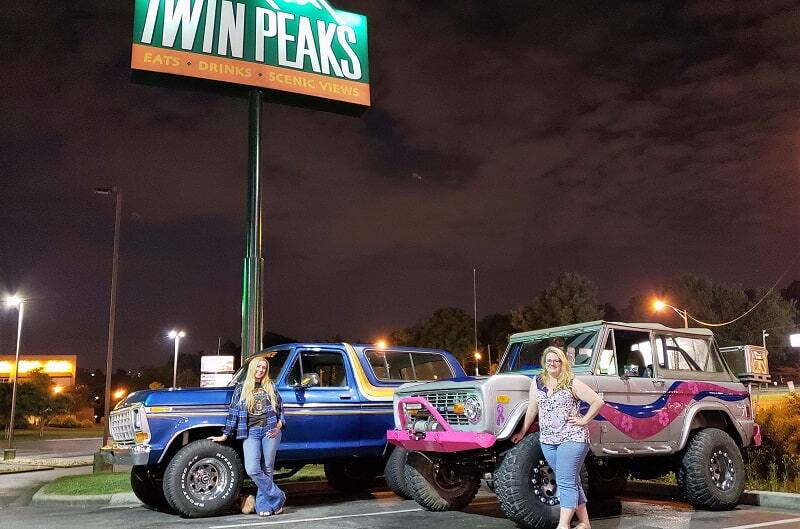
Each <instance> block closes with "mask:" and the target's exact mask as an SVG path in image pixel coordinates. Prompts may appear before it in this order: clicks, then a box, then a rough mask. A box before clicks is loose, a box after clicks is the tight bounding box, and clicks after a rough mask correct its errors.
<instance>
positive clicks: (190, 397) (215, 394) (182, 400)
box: [117, 386, 233, 408]
mask: <svg viewBox="0 0 800 529" xmlns="http://www.w3.org/2000/svg"><path fill="white" fill-rule="evenodd" d="M231 397H233V386H229V387H224V388H178V389H172V388H170V389H148V390H143V391H135V392H133V393H131V394H130V395H128V396H127V397H125V399H124V400H122V401H121V402H120V403H119V404H118V405H117V408H121V407H124V406H130V405H132V404H137V403H140V402H141V403H142V404H144V405H145V406H201V405H203V406H214V405H216V406H220V405H225V406H227V405H228V404H230V402H231Z"/></svg>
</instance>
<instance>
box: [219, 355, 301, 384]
mask: <svg viewBox="0 0 800 529" xmlns="http://www.w3.org/2000/svg"><path fill="white" fill-rule="evenodd" d="M289 352H290V351H289V350H288V349H286V350H283V349H281V350H280V351H269V352H268V353H261V354H257V355H255V356H254V357H253V358H251V359H250V360H248V361H247V362H246V363H245V365H244V367H242V368H239V371H237V372H236V374H234V375H233V378H232V379H231V382H230V384H228V385H229V386H235V385H236V384H240V383H242V382H244V377H245V376H246V375H247V366H248V365H250V362H252V361H253V360H255V359H256V358H264V357H266V359H267V362H269V378H271V379H272V380H275V379H277V378H278V375H279V374H280V372H281V369H283V364H285V363H286V359H288V358H289Z"/></svg>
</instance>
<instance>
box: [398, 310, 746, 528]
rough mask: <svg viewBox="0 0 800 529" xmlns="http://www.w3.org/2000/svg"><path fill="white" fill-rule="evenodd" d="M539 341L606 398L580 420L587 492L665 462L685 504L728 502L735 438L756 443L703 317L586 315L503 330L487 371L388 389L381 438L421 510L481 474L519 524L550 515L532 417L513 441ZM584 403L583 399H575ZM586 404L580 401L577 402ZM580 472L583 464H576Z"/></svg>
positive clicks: (740, 388)
mask: <svg viewBox="0 0 800 529" xmlns="http://www.w3.org/2000/svg"><path fill="white" fill-rule="evenodd" d="M548 345H558V346H560V347H562V348H563V349H564V350H565V352H566V353H567V356H568V357H569V358H570V359H571V362H572V364H573V366H572V369H573V371H574V373H575V375H576V376H577V377H578V378H579V379H580V380H582V381H583V382H585V383H586V384H588V385H589V386H590V387H592V388H593V389H594V390H595V391H597V392H598V393H599V394H600V395H601V396H602V397H603V398H604V400H605V402H606V404H605V405H604V406H603V408H602V409H601V411H600V414H599V415H598V416H597V417H596V418H595V419H594V420H593V421H592V422H591V423H590V424H589V431H590V438H591V441H590V450H591V451H590V455H589V457H588V458H587V464H586V469H585V471H586V472H584V475H583V479H584V480H588V483H587V484H586V485H588V490H589V493H590V495H594V496H595V497H597V496H598V495H603V496H613V495H615V494H617V493H618V492H619V491H621V490H622V489H623V488H624V487H625V484H626V481H627V479H628V477H629V475H630V474H633V475H635V476H639V477H655V476H660V475H664V474H666V473H668V472H670V471H675V473H676V475H677V479H678V486H679V487H680V489H681V491H682V492H683V495H684V496H685V497H686V499H687V500H688V501H689V502H690V503H692V504H693V505H695V506H697V507H701V508H706V509H714V510H721V509H731V508H733V507H734V506H735V505H736V504H737V502H738V501H739V497H740V495H741V493H742V490H743V488H744V479H745V475H744V463H743V458H742V449H743V448H745V447H748V446H750V445H752V444H756V445H757V444H759V443H760V434H759V429H758V426H757V425H756V424H755V422H754V418H753V408H752V404H751V402H750V395H749V393H748V392H747V389H746V388H745V387H744V385H743V384H742V383H741V382H740V381H739V380H738V379H737V378H736V376H734V375H733V374H732V373H731V372H730V370H729V369H728V367H727V365H726V364H725V362H724V360H723V359H722V357H721V356H720V354H719V350H718V347H717V345H716V343H715V341H714V336H713V334H712V332H711V331H709V330H707V329H672V328H668V327H664V326H663V325H659V324H653V323H621V322H606V321H594V322H589V323H581V324H577V325H567V326H563V327H555V328H550V329H542V330H537V331H531V332H524V333H519V334H515V335H513V336H511V339H510V343H509V345H508V349H507V350H506V352H505V355H504V356H503V358H502V360H501V362H500V367H499V369H498V372H497V374H496V375H494V376H491V377H463V378H461V379H457V380H449V381H442V382H431V383H425V384H418V383H411V384H406V385H404V386H402V387H400V388H399V389H398V390H397V392H396V393H395V428H394V429H393V430H390V431H388V432H387V436H388V439H389V441H390V442H391V443H393V444H396V445H397V446H400V447H403V448H405V449H406V450H407V451H408V452H409V453H408V456H407V463H406V485H407V487H408V490H409V491H410V492H411V495H412V496H413V497H414V499H415V500H416V501H417V502H418V503H419V504H420V505H422V506H423V507H425V508H426V509H429V510H435V511H439V510H450V509H460V508H462V507H464V506H465V505H467V504H468V503H469V502H470V501H471V500H472V498H473V497H474V496H475V494H476V492H477V490H478V486H479V485H480V481H481V478H485V479H486V480H487V482H488V484H489V485H490V487H492V488H493V489H494V490H495V492H496V494H497V497H498V499H499V502H500V506H501V508H502V510H503V512H504V513H505V514H506V516H507V517H508V518H509V519H511V520H513V521H514V522H516V523H517V524H518V525H520V526H521V527H527V528H544V527H550V526H551V525H554V524H555V522H557V521H558V509H559V498H558V490H557V489H556V485H555V480H554V477H553V470H552V469H551V468H550V467H549V465H548V464H547V462H546V461H545V458H544V457H543V455H542V450H541V448H540V446H539V433H538V431H537V430H538V424H534V427H533V429H532V430H533V433H530V434H529V435H527V436H526V437H525V438H524V439H523V440H522V441H521V442H520V443H519V444H517V445H514V444H512V443H511V440H510V439H511V436H512V435H513V434H514V433H515V432H516V431H517V430H518V429H519V428H520V425H521V424H522V422H523V420H524V416H525V412H526V409H527V405H528V390H529V388H530V385H531V379H532V377H534V376H535V375H537V374H538V373H540V372H541V371H542V369H541V367H542V366H541V365H540V364H539V362H540V358H541V354H542V352H543V350H544V349H545V347H547V346H548ZM584 406H585V405H584ZM586 408H588V406H585V407H584V410H585V409H586ZM587 474H588V476H587Z"/></svg>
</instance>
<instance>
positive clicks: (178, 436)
mask: <svg viewBox="0 0 800 529" xmlns="http://www.w3.org/2000/svg"><path fill="white" fill-rule="evenodd" d="M224 427H225V422H224V421H223V422H222V423H221V424H217V423H200V424H193V425H191V426H187V425H186V423H183V424H182V423H176V424H175V425H174V426H173V428H172V431H171V432H169V439H168V440H167V441H166V442H165V443H164V444H163V446H157V445H151V446H152V449H153V450H154V451H158V452H160V453H159V454H158V461H157V463H161V462H163V461H164V457H165V456H166V455H167V454H168V453H169V452H170V451H172V452H176V451H177V449H180V448H182V447H184V446H186V445H187V444H189V442H190V441H192V438H194V437H197V438H203V437H205V434H203V435H199V436H198V435H193V434H198V433H200V432H196V431H194V430H199V429H201V428H205V429H209V430H213V432H214V434H215V435H219V434H220V433H221V432H222V428H224ZM166 434H167V432H164V436H165V437H166ZM175 447H177V449H175V450H173V448H175ZM158 452H157V453H158ZM151 461H152V459H151Z"/></svg>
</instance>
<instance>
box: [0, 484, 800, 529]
mask: <svg viewBox="0 0 800 529" xmlns="http://www.w3.org/2000/svg"><path fill="white" fill-rule="evenodd" d="M286 488H287V492H288V495H289V501H288V503H287V506H286V511H285V513H284V514H282V515H280V516H276V517H274V518H272V517H268V518H259V517H257V516H255V515H230V516H220V517H216V518H206V519H200V520H189V519H185V518H181V517H179V516H175V515H172V514H165V513H160V512H155V511H151V510H148V509H146V508H144V507H141V506H137V507H105V508H102V509H94V510H84V511H68V512H64V511H63V510H61V509H60V508H50V507H40V508H35V507H24V508H14V509H11V510H6V511H3V512H2V514H0V516H1V517H2V518H0V520H2V523H1V524H0V525H3V526H5V523H6V522H10V525H9V527H14V528H15V529H41V528H42V527H59V528H60V529H61V528H72V527H75V528H78V527H79V528H81V529H108V528H109V527H113V528H114V529H139V528H156V529H173V528H175V529H177V528H182V529H239V528H241V529H248V528H259V527H263V528H265V529H270V528H287V529H331V528H337V529H340V528H341V529H362V528H370V529H409V528H425V529H427V528H435V529H495V528H496V529H514V524H513V523H511V522H509V521H508V520H506V519H505V518H504V517H503V514H502V512H501V511H500V508H499V506H498V505H497V500H496V498H495V497H494V495H493V494H491V493H490V492H489V491H488V490H482V491H481V493H480V494H479V495H478V497H477V498H476V499H475V500H474V501H473V502H472V504H470V505H469V507H468V508H467V509H465V510H464V511H462V512H445V513H431V512H426V511H423V510H422V509H421V508H420V507H419V506H418V505H417V504H416V503H415V502H413V501H410V500H401V499H400V498H398V497H396V496H394V495H393V494H392V493H390V492H388V491H386V490H374V491H372V492H370V493H365V494H362V495H358V496H352V495H350V496H348V495H342V494H338V493H335V492H333V491H331V490H330V489H328V488H327V487H326V486H325V485H324V484H320V485H318V486H316V487H309V486H308V485H305V486H303V487H302V488H297V489H296V490H292V487H291V486H287V487H286ZM591 516H592V527H593V529H760V528H761V527H769V528H774V529H800V513H798V512H797V511H795V512H789V511H786V512H781V511H778V510H770V509H764V508H760V507H750V506H743V507H741V508H739V509H737V510H735V511H731V512H721V513H719V512H707V511H695V510H694V509H692V508H691V507H690V506H689V505H687V504H683V503H679V502H672V501H659V500H644V499H641V498H625V499H623V500H621V501H610V502H604V503H595V504H591Z"/></svg>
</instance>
